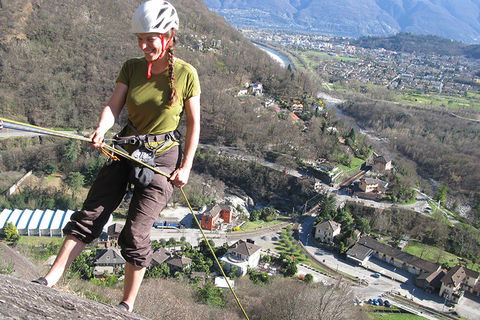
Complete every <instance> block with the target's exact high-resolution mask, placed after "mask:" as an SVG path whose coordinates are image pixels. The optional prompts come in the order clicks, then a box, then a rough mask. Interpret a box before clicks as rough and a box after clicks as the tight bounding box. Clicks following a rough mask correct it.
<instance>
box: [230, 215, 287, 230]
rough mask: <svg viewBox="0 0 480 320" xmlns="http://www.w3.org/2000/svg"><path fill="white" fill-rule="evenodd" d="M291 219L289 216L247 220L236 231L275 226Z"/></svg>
mask: <svg viewBox="0 0 480 320" xmlns="http://www.w3.org/2000/svg"><path fill="white" fill-rule="evenodd" d="M289 220H290V218H288V217H279V218H278V219H276V220H272V221H268V222H266V221H263V220H257V221H247V222H245V223H244V224H243V225H242V226H241V227H240V230H235V231H237V232H238V231H252V230H257V229H261V228H265V227H269V226H273V225H275V224H279V223H281V222H286V221H289Z"/></svg>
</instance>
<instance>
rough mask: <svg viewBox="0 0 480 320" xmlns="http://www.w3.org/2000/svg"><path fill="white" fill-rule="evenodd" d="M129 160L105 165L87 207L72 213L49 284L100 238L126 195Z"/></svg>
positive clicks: (51, 271)
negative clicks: (87, 246)
mask: <svg viewBox="0 0 480 320" xmlns="http://www.w3.org/2000/svg"><path fill="white" fill-rule="evenodd" d="M128 170H129V167H128V162H126V161H123V162H118V163H116V162H115V163H112V164H110V165H105V166H104V167H103V168H102V170H101V171H100V172H99V174H98V176H97V178H96V179H95V181H94V183H93V184H92V187H91V188H90V191H89V193H88V196H87V199H86V200H85V202H84V204H83V209H82V210H80V211H76V212H75V213H74V214H72V216H71V218H70V221H69V223H68V224H67V225H66V226H65V228H64V229H63V231H64V233H65V234H67V236H66V238H65V240H64V242H63V244H62V247H61V248H60V251H59V253H58V255H57V258H56V259H55V262H54V263H53V265H52V267H51V268H50V270H49V271H48V273H47V275H46V276H45V277H44V278H45V280H47V286H49V287H52V286H54V285H55V284H56V283H57V282H58V280H59V279H60V278H61V276H62V274H63V273H64V272H65V270H66V269H67V268H68V267H69V266H70V265H71V263H72V262H73V260H74V259H75V258H76V257H77V256H78V255H79V254H80V252H82V250H83V249H84V248H85V246H86V245H87V244H88V243H90V242H92V241H93V240H94V239H95V238H97V237H98V236H99V235H100V233H101V232H102V229H103V226H104V225H105V223H106V222H107V221H108V218H109V217H110V214H111V212H112V211H113V210H115V208H116V207H117V206H118V205H119V204H120V202H121V201H122V199H123V196H124V195H125V191H126V184H127V179H128V178H127V176H128Z"/></svg>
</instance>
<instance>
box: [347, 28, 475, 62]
mask: <svg viewBox="0 0 480 320" xmlns="http://www.w3.org/2000/svg"><path fill="white" fill-rule="evenodd" d="M352 44H353V45H356V46H360V47H364V48H372V49H374V48H384V49H387V50H392V51H399V52H409V53H413V52H415V53H417V54H427V55H431V54H436V55H445V56H462V55H464V56H467V57H472V58H477V59H478V58H480V45H467V44H464V43H462V42H459V41H454V40H450V39H446V38H442V37H439V36H434V35H418V34H411V33H398V34H396V35H392V36H385V37H361V38H359V39H357V40H353V41H352Z"/></svg>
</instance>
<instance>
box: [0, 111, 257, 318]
mask: <svg viewBox="0 0 480 320" xmlns="http://www.w3.org/2000/svg"><path fill="white" fill-rule="evenodd" d="M3 128H6V129H13V130H19V131H25V132H32V133H37V134H43V135H50V136H55V137H61V138H68V139H75V140H80V141H85V142H89V143H90V142H92V140H91V139H89V138H87V137H83V136H80V135H76V134H71V133H67V132H62V131H57V130H52V129H47V128H43V127H38V126H34V125H31V124H28V123H22V122H18V121H13V120H9V119H5V118H0V129H3ZM105 141H109V140H105ZM112 141H113V140H112ZM101 151H102V153H103V154H105V155H106V156H107V157H108V158H111V159H112V160H119V158H118V156H121V157H123V158H126V159H128V160H131V161H133V162H135V163H137V164H139V165H141V166H143V167H145V168H148V169H150V170H151V171H153V172H155V173H158V174H161V175H162V176H164V177H166V178H170V175H169V174H167V173H165V172H163V171H161V170H159V169H158V168H155V167H154V166H152V165H149V164H147V163H145V162H143V161H142V160H140V159H137V158H135V157H132V155H130V154H129V153H128V152H126V151H124V150H120V149H118V148H115V147H114V146H110V145H107V144H106V145H104V147H103V148H102V149H101ZM179 189H180V192H181V194H182V196H183V199H184V200H185V203H186V204H187V207H188V209H189V211H190V213H191V214H192V216H193V219H194V220H195V223H196V224H197V226H198V229H199V230H200V233H201V234H202V237H203V240H204V241H205V243H206V244H207V246H208V248H209V249H210V252H211V253H212V255H213V258H214V259H215V262H216V263H217V265H218V268H219V270H220V272H221V274H222V276H223V277H224V279H225V280H226V279H227V275H226V274H225V271H224V270H223V267H222V265H221V264H220V261H218V258H217V256H216V255H215V251H214V250H213V248H212V246H211V245H210V243H209V242H208V239H207V236H206V235H205V232H204V231H203V229H202V226H201V224H200V221H199V220H198V218H197V216H196V215H195V213H194V211H193V209H192V206H191V205H190V201H188V198H187V195H186V194H185V191H184V190H183V187H179ZM226 282H227V285H228V288H229V289H230V292H231V293H232V295H233V297H234V298H235V301H236V302H237V305H238V307H239V308H240V310H241V311H242V313H243V315H244V317H245V319H247V320H249V319H250V318H249V317H248V315H247V312H246V311H245V309H244V308H243V306H242V304H241V302H240V299H239V298H238V296H237V294H236V293H235V291H234V290H233V288H232V286H231V284H230V282H229V281H226Z"/></svg>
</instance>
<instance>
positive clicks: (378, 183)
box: [358, 178, 388, 194]
mask: <svg viewBox="0 0 480 320" xmlns="http://www.w3.org/2000/svg"><path fill="white" fill-rule="evenodd" d="M358 187H359V188H360V190H362V191H363V192H365V193H378V194H385V191H386V190H387V187H388V182H385V181H382V180H379V179H372V178H362V179H360V184H359V185H358Z"/></svg>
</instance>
